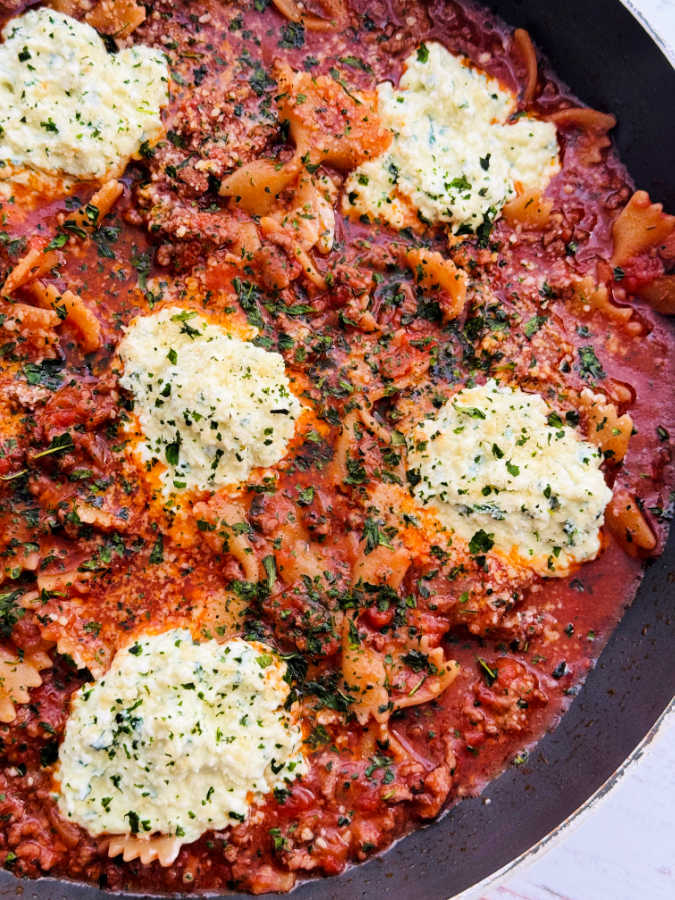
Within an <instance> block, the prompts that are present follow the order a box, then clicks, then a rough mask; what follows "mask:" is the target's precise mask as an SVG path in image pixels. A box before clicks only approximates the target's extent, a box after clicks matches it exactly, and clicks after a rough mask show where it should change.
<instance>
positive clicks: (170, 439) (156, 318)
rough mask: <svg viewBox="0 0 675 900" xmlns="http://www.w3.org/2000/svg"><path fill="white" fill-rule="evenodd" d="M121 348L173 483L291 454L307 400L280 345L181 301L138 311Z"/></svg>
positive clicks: (149, 439) (150, 436) (150, 439)
mask: <svg viewBox="0 0 675 900" xmlns="http://www.w3.org/2000/svg"><path fill="white" fill-rule="evenodd" d="M118 351H119V354H120V357H121V358H122V361H123V363H124V374H123V375H122V377H121V378H120V384H121V385H122V387H124V388H126V389H127V390H129V391H131V392H133V394H134V397H135V407H134V408H135V412H136V415H137V417H138V421H139V423H140V427H141V430H142V432H143V436H144V439H143V440H142V441H141V442H140V443H139V445H138V451H139V453H140V454H141V456H142V458H143V459H145V460H152V459H160V460H161V461H162V462H164V463H166V464H167V466H168V468H167V469H166V471H164V472H163V473H162V476H161V478H162V482H163V486H164V489H165V491H170V490H172V489H177V490H184V489H190V488H201V489H209V488H210V489H212V488H214V487H218V486H222V485H228V484H237V483H239V482H241V481H244V480H245V479H246V478H248V476H249V474H250V473H251V470H252V469H253V468H254V467H257V466H272V465H274V464H275V463H277V462H278V461H279V460H280V459H281V458H282V457H283V456H284V455H285V453H286V449H287V445H288V442H289V441H290V439H291V438H292V437H293V434H294V431H295V421H296V419H297V417H298V415H299V414H300V412H301V409H302V407H301V405H300V402H299V401H298V399H297V397H296V396H295V395H294V394H293V393H292V392H291V390H290V387H289V381H288V378H287V376H286V370H285V366H284V360H283V357H282V356H281V355H280V354H279V353H274V352H270V351H269V350H264V349H263V348H262V347H256V346H255V345H254V344H252V343H250V342H248V341H244V340H241V338H238V337H235V336H233V335H231V334H228V332H227V331H225V330H224V329H223V328H221V327H220V326H218V325H213V324H211V323H209V322H208V321H207V320H206V319H205V318H204V317H203V316H200V315H198V314H197V313H196V312H193V311H189V310H186V309H179V308H178V307H169V308H166V309H162V310H160V311H159V312H155V313H152V314H151V315H148V316H139V317H138V318H137V319H135V320H134V321H133V322H132V323H131V325H130V326H129V327H128V328H127V329H126V334H125V336H124V338H123V339H122V341H121V342H120V344H119V347H118Z"/></svg>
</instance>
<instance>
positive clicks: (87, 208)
mask: <svg viewBox="0 0 675 900" xmlns="http://www.w3.org/2000/svg"><path fill="white" fill-rule="evenodd" d="M123 192H124V185H123V184H122V182H121V181H117V179H116V178H111V179H109V180H108V181H106V182H105V183H104V184H102V185H101V187H100V188H99V189H98V190H97V191H95V192H94V193H93V194H92V196H91V198H90V199H89V201H88V202H87V203H85V204H84V205H83V206H80V207H79V208H78V209H76V210H75V211H74V212H72V213H68V215H67V216H66V217H65V219H64V228H65V229H66V230H67V231H68V232H69V233H70V234H72V235H74V236H75V237H86V236H87V235H89V234H91V232H92V231H93V230H94V229H95V228H97V227H98V226H99V225H100V224H101V222H102V221H103V219H105V217H106V216H107V215H108V213H109V212H110V211H111V210H112V208H113V206H114V205H115V204H116V203H117V201H118V200H119V198H120V197H121V196H122V193H123Z"/></svg>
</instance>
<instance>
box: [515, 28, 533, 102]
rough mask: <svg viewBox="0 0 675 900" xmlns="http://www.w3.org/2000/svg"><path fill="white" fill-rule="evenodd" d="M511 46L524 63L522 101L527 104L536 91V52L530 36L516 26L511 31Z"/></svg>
mask: <svg viewBox="0 0 675 900" xmlns="http://www.w3.org/2000/svg"><path fill="white" fill-rule="evenodd" d="M513 46H514V48H515V49H516V51H517V53H518V54H519V56H520V57H521V59H522V61H523V63H524V64H525V86H524V88H523V94H522V97H523V103H524V104H525V105H527V104H528V103H531V102H532V100H534V98H535V96H536V92H537V76H538V67H537V53H536V51H535V49H534V44H533V43H532V38H531V37H530V35H529V34H528V32H527V31H525V29H524V28H516V30H515V31H514V32H513Z"/></svg>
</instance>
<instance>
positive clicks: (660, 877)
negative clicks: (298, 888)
mask: <svg viewBox="0 0 675 900" xmlns="http://www.w3.org/2000/svg"><path fill="white" fill-rule="evenodd" d="M542 2H564V0H542ZM590 2H592V0H590ZM626 6H629V7H630V6H633V7H634V8H636V9H637V11H638V12H639V13H640V14H641V15H642V16H643V17H644V18H645V19H646V20H647V21H648V22H649V24H650V25H651V26H652V28H653V29H654V30H655V31H656V33H657V34H658V36H659V38H660V39H661V42H662V45H664V46H665V48H666V50H667V51H668V55H669V56H670V59H671V61H673V63H674V64H675V0H627V2H626ZM666 114H668V112H666ZM672 114H675V97H674V98H673V110H672ZM673 164H674V167H675V148H673ZM669 212H675V210H669ZM542 854H543V855H542ZM467 893H468V896H466V900H675V713H672V714H671V715H670V717H669V720H668V722H667V723H666V724H664V725H663V726H662V728H661V730H660V732H659V734H658V736H657V737H656V738H655V739H654V741H653V742H652V744H651V745H650V746H649V747H648V748H647V749H646V751H645V754H644V756H643V757H642V758H641V759H640V760H639V761H638V762H637V763H635V764H633V765H632V766H631V767H630V768H629V769H628V771H627V772H626V774H625V775H624V776H623V777H622V778H621V779H620V781H619V782H618V783H617V784H616V785H615V786H614V787H613V788H612V790H611V791H610V792H609V793H608V794H607V796H606V797H605V798H604V799H603V800H601V801H600V802H599V804H598V805H597V806H595V807H594V808H592V809H591V810H590V811H589V812H588V813H587V814H586V815H585V816H582V817H581V819H580V821H579V822H578V823H574V824H572V825H571V826H570V827H569V828H568V829H567V830H565V831H563V833H562V835H561V837H560V839H558V840H557V841H554V842H553V843H552V845H551V846H550V849H547V850H546V849H545V850H543V851H541V852H540V853H538V854H537V855H536V856H534V857H533V858H532V861H531V862H525V863H523V864H521V865H520V866H519V867H518V868H517V869H516V870H515V871H513V872H511V873H510V874H509V875H507V876H506V877H505V878H503V879H501V880H499V881H498V882H497V883H496V884H493V885H492V886H490V887H488V888H487V889H484V890H477V891H475V892H467Z"/></svg>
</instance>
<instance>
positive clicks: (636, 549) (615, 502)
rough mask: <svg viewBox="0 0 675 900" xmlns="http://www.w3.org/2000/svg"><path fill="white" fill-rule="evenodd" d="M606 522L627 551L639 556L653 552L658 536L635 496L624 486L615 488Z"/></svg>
mask: <svg viewBox="0 0 675 900" xmlns="http://www.w3.org/2000/svg"><path fill="white" fill-rule="evenodd" d="M605 524H606V525H607V528H608V529H609V531H610V532H611V533H612V534H613V535H614V537H615V538H616V540H617V541H618V542H619V544H620V545H621V546H622V547H623V549H624V550H625V551H626V553H628V554H630V555H631V556H637V555H639V554H641V553H651V552H652V551H653V550H654V548H655V547H656V536H655V534H654V532H653V531H652V529H651V528H650V526H649V524H648V523H647V520H646V519H645V517H644V514H643V513H642V511H641V509H640V507H639V506H638V503H637V500H636V499H635V497H634V496H633V495H632V494H630V493H629V492H628V491H626V490H624V489H623V488H615V490H614V495H613V497H612V499H611V500H610V502H609V505H608V506H607V509H606V510H605Z"/></svg>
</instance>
